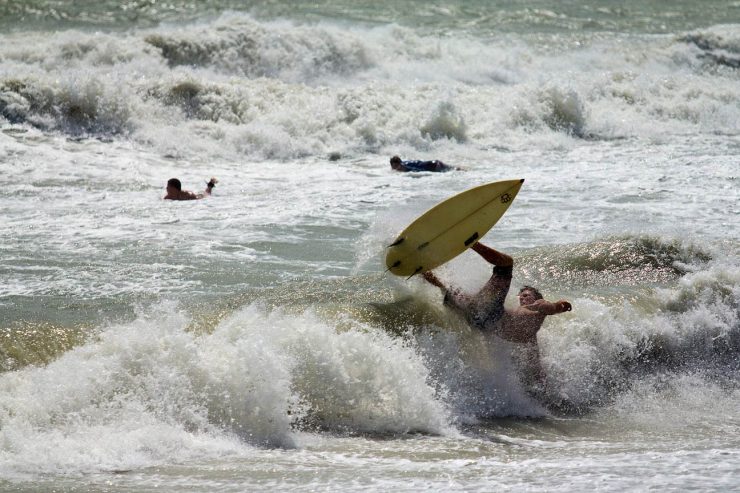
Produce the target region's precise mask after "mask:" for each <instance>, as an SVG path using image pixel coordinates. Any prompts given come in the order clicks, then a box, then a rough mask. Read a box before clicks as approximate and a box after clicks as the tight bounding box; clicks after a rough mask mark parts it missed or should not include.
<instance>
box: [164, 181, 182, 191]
mask: <svg viewBox="0 0 740 493" xmlns="http://www.w3.org/2000/svg"><path fill="white" fill-rule="evenodd" d="M167 188H168V189H169V188H174V189H175V190H177V191H178V192H179V191H180V190H182V183H180V180H178V179H177V178H170V179H169V180H167Z"/></svg>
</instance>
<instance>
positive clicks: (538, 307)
mask: <svg viewBox="0 0 740 493" xmlns="http://www.w3.org/2000/svg"><path fill="white" fill-rule="evenodd" d="M519 309H520V310H521V309H524V310H528V311H531V312H537V313H541V314H543V315H556V314H558V313H564V312H569V311H571V310H572V309H573V307H572V306H571V304H570V303H569V302H567V301H565V300H559V301H556V302H555V303H553V302H552V301H547V300H537V301H535V302H534V303H532V304H531V305H525V306H521V307H519Z"/></svg>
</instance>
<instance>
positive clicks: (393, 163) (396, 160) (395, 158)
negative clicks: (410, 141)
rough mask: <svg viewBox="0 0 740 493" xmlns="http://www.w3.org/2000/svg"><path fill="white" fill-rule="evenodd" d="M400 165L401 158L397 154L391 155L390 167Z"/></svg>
mask: <svg viewBox="0 0 740 493" xmlns="http://www.w3.org/2000/svg"><path fill="white" fill-rule="evenodd" d="M401 166H403V163H402V162H401V158H400V157H398V156H393V157H392V158H391V168H393V169H400V168H401Z"/></svg>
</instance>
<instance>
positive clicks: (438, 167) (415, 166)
mask: <svg viewBox="0 0 740 493" xmlns="http://www.w3.org/2000/svg"><path fill="white" fill-rule="evenodd" d="M391 168H393V169H394V170H396V171H436V172H444V171H451V170H459V169H460V168H454V167H452V166H449V165H447V164H445V163H443V162H442V161H437V160H436V159H435V160H434V161H401V158H400V157H398V156H393V157H392V158H391Z"/></svg>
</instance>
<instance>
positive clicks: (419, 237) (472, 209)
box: [385, 179, 524, 276]
mask: <svg viewBox="0 0 740 493" xmlns="http://www.w3.org/2000/svg"><path fill="white" fill-rule="evenodd" d="M522 183H524V180H523V179H520V180H506V181H497V182H494V183H489V184H487V185H481V186H479V187H475V188H471V189H470V190H466V191H464V192H462V193H459V194H457V195H455V196H454V197H450V198H449V199H447V200H445V201H444V202H440V203H439V204H437V205H435V206H434V207H432V208H431V209H429V210H428V211H427V212H425V213H424V214H422V215H421V216H420V217H419V218H417V219H416V220H415V221H414V222H413V223H411V224H410V225H409V226H408V227H407V228H406V229H404V230H403V231H402V232H401V234H399V235H398V237H397V238H396V241H394V242H393V243H392V244H391V245H390V246H389V247H388V254H387V255H386V257H385V265H386V267H388V270H389V271H391V272H392V273H393V274H396V275H397V276H413V275H414V274H418V273H420V272H426V271H428V270H432V269H434V268H435V267H438V266H440V265H442V264H444V263H445V262H448V261H450V260H452V259H453V258H455V257H457V256H458V255H460V254H461V253H462V252H464V251H465V250H467V249H468V248H469V247H471V246H472V245H474V244H475V242H477V241H478V240H479V239H480V238H482V237H483V236H484V235H485V234H486V233H487V232H488V230H490V229H491V228H492V227H493V225H494V224H496V222H498V220H499V219H501V216H503V215H504V213H505V212H506V209H508V208H509V205H511V202H512V201H513V200H514V197H516V194H517V193H519V189H520V188H521V187H522Z"/></svg>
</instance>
